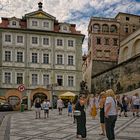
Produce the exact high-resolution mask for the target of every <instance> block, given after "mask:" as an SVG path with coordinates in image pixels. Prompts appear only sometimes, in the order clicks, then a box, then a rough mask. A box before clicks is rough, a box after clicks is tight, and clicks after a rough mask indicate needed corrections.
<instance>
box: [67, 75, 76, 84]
mask: <svg viewBox="0 0 140 140" xmlns="http://www.w3.org/2000/svg"><path fill="white" fill-rule="evenodd" d="M69 76H72V77H73V86H69ZM67 86H68V87H75V75H67Z"/></svg>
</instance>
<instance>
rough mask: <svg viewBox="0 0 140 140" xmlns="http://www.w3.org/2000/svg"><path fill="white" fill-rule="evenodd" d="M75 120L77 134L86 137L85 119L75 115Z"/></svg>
mask: <svg viewBox="0 0 140 140" xmlns="http://www.w3.org/2000/svg"><path fill="white" fill-rule="evenodd" d="M76 120H77V135H81V136H82V138H86V136H87V131H86V121H85V119H82V118H80V117H79V118H78V117H76Z"/></svg>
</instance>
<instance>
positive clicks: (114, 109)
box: [105, 97, 117, 116]
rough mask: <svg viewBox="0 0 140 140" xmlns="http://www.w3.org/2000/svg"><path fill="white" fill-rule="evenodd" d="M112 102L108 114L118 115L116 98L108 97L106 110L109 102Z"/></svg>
mask: <svg viewBox="0 0 140 140" xmlns="http://www.w3.org/2000/svg"><path fill="white" fill-rule="evenodd" d="M109 103H111V108H110V110H109V112H108V114H107V115H109V116H112V115H117V109H116V103H115V100H114V99H113V98H112V97H107V98H106V101H105V112H106V109H107V104H109Z"/></svg>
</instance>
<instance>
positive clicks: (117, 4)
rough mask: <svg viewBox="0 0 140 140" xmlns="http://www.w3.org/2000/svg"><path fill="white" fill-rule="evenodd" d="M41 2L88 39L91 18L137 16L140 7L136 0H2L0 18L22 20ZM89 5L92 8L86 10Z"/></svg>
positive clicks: (85, 44)
mask: <svg viewBox="0 0 140 140" xmlns="http://www.w3.org/2000/svg"><path fill="white" fill-rule="evenodd" d="M40 1H42V2H43V10H44V11H46V12H47V13H49V14H51V15H53V16H55V17H56V19H57V20H59V21H60V22H64V21H67V20H68V21H69V22H70V23H71V22H72V23H75V24H76V26H77V29H78V30H81V32H82V33H83V34H85V35H86V38H87V27H88V23H89V19H90V17H91V16H96V15H98V16H107V17H110V16H111V17H115V15H116V14H117V13H118V12H120V11H121V12H130V13H132V14H135V13H137V12H138V11H139V7H140V2H135V1H134V0H14V1H13V0H0V16H1V17H13V16H16V17H18V18H21V17H22V16H23V15H24V14H26V13H29V12H32V11H35V10H37V9H38V5H37V3H38V2H40ZM87 5H88V6H90V7H87V9H85V6H87ZM89 9H90V11H89ZM74 11H75V14H74V15H73V14H72V12H73V13H74ZM77 11H79V12H81V13H78V12H77ZM88 11H89V13H88ZM76 13H77V14H76ZM82 16H83V17H82ZM84 16H86V18H85V17H84ZM71 19H72V20H71ZM73 19H75V20H74V21H73ZM85 48H87V39H86V40H85V42H84V44H83V50H87V49H85Z"/></svg>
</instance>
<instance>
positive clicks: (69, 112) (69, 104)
mask: <svg viewBox="0 0 140 140" xmlns="http://www.w3.org/2000/svg"><path fill="white" fill-rule="evenodd" d="M68 116H71V117H72V103H71V101H69V102H68Z"/></svg>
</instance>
